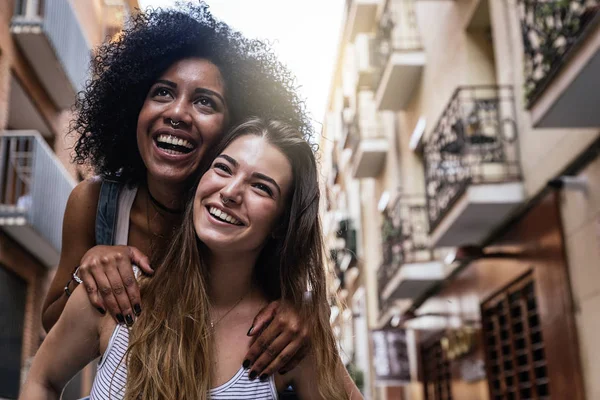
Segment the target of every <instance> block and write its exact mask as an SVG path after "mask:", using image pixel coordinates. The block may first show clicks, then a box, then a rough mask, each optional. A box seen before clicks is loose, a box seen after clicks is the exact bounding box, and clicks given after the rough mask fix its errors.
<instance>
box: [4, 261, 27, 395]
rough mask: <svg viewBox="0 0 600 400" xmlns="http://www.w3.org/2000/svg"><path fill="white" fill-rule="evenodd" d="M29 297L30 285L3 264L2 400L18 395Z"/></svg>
mask: <svg viewBox="0 0 600 400" xmlns="http://www.w3.org/2000/svg"><path fill="white" fill-rule="evenodd" d="M26 296H27V282H26V281H25V280H23V279H21V278H20V277H19V276H17V275H16V274H14V273H12V272H11V271H9V270H8V269H6V268H5V267H4V266H3V265H2V264H0V354H1V355H2V356H0V359H1V361H0V398H7V399H16V398H17V397H18V395H19V386H20V380H21V356H22V351H21V350H22V348H23V325H24V320H25V301H26Z"/></svg>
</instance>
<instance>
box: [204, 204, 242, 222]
mask: <svg viewBox="0 0 600 400" xmlns="http://www.w3.org/2000/svg"><path fill="white" fill-rule="evenodd" d="M206 211H208V213H209V214H210V215H211V217H213V218H214V219H216V220H218V221H220V222H224V223H227V224H230V225H235V226H244V223H243V222H241V221H240V220H239V219H237V218H235V217H234V216H233V215H231V214H229V213H227V212H225V211H224V210H221V209H219V208H217V207H214V206H206Z"/></svg>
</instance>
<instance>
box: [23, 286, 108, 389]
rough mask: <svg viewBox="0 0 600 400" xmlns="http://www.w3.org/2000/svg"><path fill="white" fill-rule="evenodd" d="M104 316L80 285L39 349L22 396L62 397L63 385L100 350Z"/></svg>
mask: <svg viewBox="0 0 600 400" xmlns="http://www.w3.org/2000/svg"><path fill="white" fill-rule="evenodd" d="M102 318H103V317H102V315H100V314H99V313H98V312H97V311H96V310H95V309H94V308H93V306H92V305H91V304H90V302H89V300H88V297H87V293H86V292H85V290H84V289H83V288H77V289H76V290H75V291H74V292H73V294H72V295H71V297H70V298H69V300H68V302H67V304H66V307H65V309H64V311H63V313H62V315H61V316H60V318H59V320H58V322H57V323H56V325H55V326H54V328H53V329H52V330H51V331H50V333H48V336H46V339H44V342H43V343H42V346H41V347H40V349H39V350H38V352H37V354H36V355H35V358H34V360H33V364H32V365H31V369H30V370H29V374H28V376H27V381H26V382H25V385H24V387H23V390H22V391H21V395H20V397H19V398H20V399H24V400H25V399H27V400H42V399H43V400H46V399H48V400H49V399H59V397H60V394H61V392H62V389H63V387H64V386H65V385H66V384H67V382H68V381H69V380H70V379H71V378H72V377H73V376H75V374H76V373H77V372H78V371H80V370H81V369H82V368H83V367H85V366H86V365H87V364H88V363H89V362H90V361H92V360H93V359H94V358H95V357H97V356H98V353H99V343H100V341H99V331H100V329H99V328H100V324H101V323H102Z"/></svg>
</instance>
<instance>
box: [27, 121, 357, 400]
mask: <svg viewBox="0 0 600 400" xmlns="http://www.w3.org/2000/svg"><path fill="white" fill-rule="evenodd" d="M213 154H215V155H216V156H210V157H206V159H208V160H211V162H210V164H208V165H206V166H204V167H203V168H202V169H201V170H202V171H203V172H205V173H204V174H203V175H202V178H201V179H200V182H199V184H198V186H197V189H196V190H195V193H194V194H193V198H192V199H191V201H189V202H188V205H187V207H186V211H185V215H184V219H183V225H182V227H181V229H180V230H179V231H178V232H177V234H176V236H175V238H174V241H173V243H172V245H171V247H170V250H169V251H168V252H167V254H166V255H165V257H164V259H163V260H162V261H161V262H160V263H159V266H158V267H157V269H156V273H155V274H154V276H153V277H151V278H149V277H142V278H141V291H142V302H143V305H144V307H145V310H148V312H144V313H143V314H141V315H140V317H139V318H138V321H137V322H136V324H135V325H134V326H133V327H131V328H130V330H128V329H127V328H126V327H125V326H123V325H116V324H115V322H114V320H113V319H112V318H108V317H101V316H99V315H98V313H97V312H95V310H94V309H93V307H92V306H91V305H90V303H89V302H88V300H87V296H86V294H85V292H84V291H83V290H79V289H76V290H75V292H74V294H73V296H71V298H70V299H69V301H68V303H67V306H66V308H65V311H64V312H63V314H62V316H61V318H60V319H59V321H58V323H57V325H56V326H55V328H54V329H52V331H51V332H50V333H49V335H48V337H47V338H46V340H45V341H44V343H43V345H42V347H41V348H40V350H39V353H38V355H37V356H36V358H35V360H34V362H33V365H32V367H31V371H30V373H29V377H28V379H27V383H26V385H25V388H24V392H23V395H22V398H24V399H42V398H43V399H48V398H58V395H59V394H60V389H61V387H62V385H64V383H65V382H66V381H67V380H68V379H70V377H71V376H73V375H74V374H75V373H76V371H77V369H78V368H80V367H82V366H83V365H85V364H86V363H87V362H88V361H89V360H90V359H91V358H93V357H94V356H95V355H96V353H98V352H99V353H102V363H101V365H100V368H99V370H98V375H97V376H96V380H95V382H94V388H93V390H92V399H104V398H115V399H119V398H125V399H132V400H133V399H138V398H143V399H190V398H194V399H208V398H210V399H213V400H216V399H224V398H228V399H237V398H239V399H249V398H252V399H276V398H277V392H279V391H281V390H282V389H284V388H285V387H287V385H289V384H292V385H293V386H294V387H295V389H296V392H297V394H298V396H299V397H300V398H305V399H317V398H320V399H328V400H329V399H359V398H362V397H361V395H360V393H359V391H358V389H357V388H356V386H355V385H354V383H353V382H352V381H351V379H350V378H349V376H348V374H347V373H346V371H345V369H344V367H343V366H342V364H341V361H340V358H339V355H338V353H337V350H336V343H335V340H334V337H333V333H332V330H331V327H330V325H329V303H328V301H327V289H326V269H325V266H324V259H323V254H324V248H323V241H322V236H321V228H320V222H319V214H318V207H319V188H318V182H317V166H316V161H315V157H314V154H313V150H312V149H311V146H310V145H309V144H308V143H307V142H306V140H304V139H303V138H302V136H301V135H300V134H299V133H298V131H297V130H295V129H294V128H292V127H291V126H290V125H287V124H285V123H281V122H277V121H266V122H265V121H262V120H259V119H252V120H250V121H247V122H245V123H243V124H241V125H240V126H238V127H237V128H235V129H234V130H232V131H231V132H230V133H229V134H227V135H226V136H225V138H224V139H223V140H222V141H221V142H220V144H219V145H217V147H216V148H215V150H214V153H213ZM190 197H191V196H190ZM307 288H308V289H309V292H308V293H310V296H307V295H306V293H307ZM278 298H281V299H284V300H287V301H290V302H292V303H297V304H298V305H299V307H300V310H301V313H304V314H308V313H311V314H312V315H313V317H312V320H313V321H314V324H312V326H311V338H312V346H311V348H312V351H311V353H310V354H309V355H308V356H307V357H306V358H305V359H304V360H303V361H301V362H300V365H299V366H298V367H297V368H296V369H294V370H293V371H291V372H289V373H288V374H285V375H277V376H275V377H260V378H259V379H252V377H250V378H248V377H247V375H246V374H244V373H243V368H242V369H239V363H240V360H241V358H242V357H243V356H244V353H245V349H246V347H247V345H248V342H249V340H250V339H249V338H248V337H247V336H246V335H245V333H246V332H245V329H244V327H245V326H246V324H247V323H248V321H250V320H251V319H252V317H253V315H254V314H255V313H256V311H257V310H258V309H260V308H261V307H262V306H263V305H264V304H266V303H267V302H269V301H271V300H273V299H278ZM232 376H233V377H232Z"/></svg>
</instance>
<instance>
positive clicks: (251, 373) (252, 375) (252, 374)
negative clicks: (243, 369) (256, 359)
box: [250, 371, 258, 381]
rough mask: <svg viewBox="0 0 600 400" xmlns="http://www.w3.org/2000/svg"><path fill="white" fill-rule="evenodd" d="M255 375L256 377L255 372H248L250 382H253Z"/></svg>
mask: <svg viewBox="0 0 600 400" xmlns="http://www.w3.org/2000/svg"><path fill="white" fill-rule="evenodd" d="M256 375H258V373H256V371H250V380H251V381H253V380H254V379H256Z"/></svg>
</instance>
